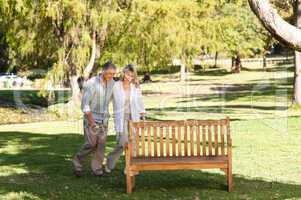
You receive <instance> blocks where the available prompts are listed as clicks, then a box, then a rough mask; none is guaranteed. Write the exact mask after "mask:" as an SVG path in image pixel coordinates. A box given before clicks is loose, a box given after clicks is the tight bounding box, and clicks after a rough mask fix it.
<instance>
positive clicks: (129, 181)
mask: <svg viewBox="0 0 301 200" xmlns="http://www.w3.org/2000/svg"><path fill="white" fill-rule="evenodd" d="M132 189H133V185H132V177H131V176H130V175H129V174H127V175H126V192H127V193H128V194H131V193H132Z"/></svg>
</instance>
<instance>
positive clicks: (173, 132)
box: [172, 126, 176, 157]
mask: <svg viewBox="0 0 301 200" xmlns="http://www.w3.org/2000/svg"><path fill="white" fill-rule="evenodd" d="M172 156H173V157H175V156H176V127H175V126H172Z"/></svg>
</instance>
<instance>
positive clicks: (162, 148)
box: [160, 127, 164, 157]
mask: <svg viewBox="0 0 301 200" xmlns="http://www.w3.org/2000/svg"><path fill="white" fill-rule="evenodd" d="M163 131H164V130H163V127H160V157H164V145H163V144H164V143H163Z"/></svg>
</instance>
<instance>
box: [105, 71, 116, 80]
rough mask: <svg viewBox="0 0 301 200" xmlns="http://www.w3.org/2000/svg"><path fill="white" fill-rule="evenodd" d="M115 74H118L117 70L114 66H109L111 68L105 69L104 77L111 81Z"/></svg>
mask: <svg viewBox="0 0 301 200" xmlns="http://www.w3.org/2000/svg"><path fill="white" fill-rule="evenodd" d="M115 74H116V70H115V69H113V68H109V69H107V70H105V71H103V78H104V80H106V81H111V80H112V79H113V77H114V76H115Z"/></svg>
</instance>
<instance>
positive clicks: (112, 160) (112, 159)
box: [107, 114, 131, 169]
mask: <svg viewBox="0 0 301 200" xmlns="http://www.w3.org/2000/svg"><path fill="white" fill-rule="evenodd" d="M130 119H131V117H130V114H125V116H124V123H123V132H120V133H116V134H117V135H116V140H117V144H116V146H115V148H114V150H113V151H112V152H111V153H110V154H109V155H108V160H107V165H108V168H109V169H114V168H115V166H116V163H117V161H118V160H119V158H120V156H121V155H122V153H123V151H124V148H125V144H126V143H127V142H128V140H129V139H128V137H129V136H128V132H129V127H128V124H129V120H130Z"/></svg>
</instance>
